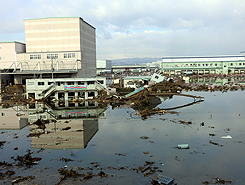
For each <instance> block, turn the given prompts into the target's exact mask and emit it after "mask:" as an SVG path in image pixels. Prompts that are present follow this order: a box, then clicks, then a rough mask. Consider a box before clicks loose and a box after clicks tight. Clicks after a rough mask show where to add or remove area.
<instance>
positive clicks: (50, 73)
mask: <svg viewBox="0 0 245 185" xmlns="http://www.w3.org/2000/svg"><path fill="white" fill-rule="evenodd" d="M24 21H25V37H26V38H25V39H26V44H24V43H20V42H0V68H1V69H2V74H3V70H5V71H4V73H5V74H8V75H11V77H12V79H14V80H13V82H14V84H23V83H25V79H30V78H70V77H78V78H84V77H95V76H96V36H95V27H93V26H92V25H90V24H89V23H87V22H86V21H84V20H83V19H82V18H81V17H50V18H39V19H26V20H24ZM6 69H7V70H6Z"/></svg>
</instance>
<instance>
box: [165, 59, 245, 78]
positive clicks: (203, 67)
mask: <svg viewBox="0 0 245 185" xmlns="http://www.w3.org/2000/svg"><path fill="white" fill-rule="evenodd" d="M161 69H162V72H163V73H164V74H170V75H174V74H200V75H202V74H239V73H244V70H245V56H244V55H231V56H207V57H164V58H162V65H161Z"/></svg>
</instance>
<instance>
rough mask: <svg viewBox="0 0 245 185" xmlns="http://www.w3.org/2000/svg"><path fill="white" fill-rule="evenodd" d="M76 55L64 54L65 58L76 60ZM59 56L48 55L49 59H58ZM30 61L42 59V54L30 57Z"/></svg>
mask: <svg viewBox="0 0 245 185" xmlns="http://www.w3.org/2000/svg"><path fill="white" fill-rule="evenodd" d="M75 56H76V54H75V53H64V58H75ZM58 58H59V57H58V54H47V59H58ZM30 59H41V54H37V55H30Z"/></svg>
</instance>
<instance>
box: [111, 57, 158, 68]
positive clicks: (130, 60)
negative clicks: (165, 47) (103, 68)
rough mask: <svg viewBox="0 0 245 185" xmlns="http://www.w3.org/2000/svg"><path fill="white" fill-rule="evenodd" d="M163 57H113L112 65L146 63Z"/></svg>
mask: <svg viewBox="0 0 245 185" xmlns="http://www.w3.org/2000/svg"><path fill="white" fill-rule="evenodd" d="M161 59H162V58H123V59H113V60H111V61H112V65H114V66H116V65H134V64H144V63H148V62H156V61H159V60H161Z"/></svg>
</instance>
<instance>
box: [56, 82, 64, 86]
mask: <svg viewBox="0 0 245 185" xmlns="http://www.w3.org/2000/svg"><path fill="white" fill-rule="evenodd" d="M64 84H65V82H57V85H58V86H61V85H64Z"/></svg>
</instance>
